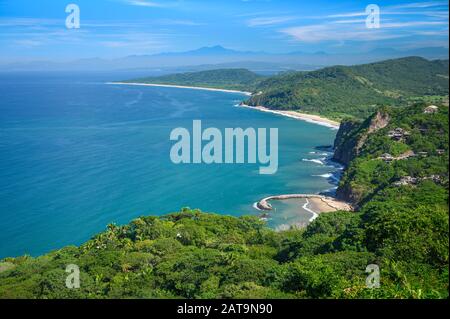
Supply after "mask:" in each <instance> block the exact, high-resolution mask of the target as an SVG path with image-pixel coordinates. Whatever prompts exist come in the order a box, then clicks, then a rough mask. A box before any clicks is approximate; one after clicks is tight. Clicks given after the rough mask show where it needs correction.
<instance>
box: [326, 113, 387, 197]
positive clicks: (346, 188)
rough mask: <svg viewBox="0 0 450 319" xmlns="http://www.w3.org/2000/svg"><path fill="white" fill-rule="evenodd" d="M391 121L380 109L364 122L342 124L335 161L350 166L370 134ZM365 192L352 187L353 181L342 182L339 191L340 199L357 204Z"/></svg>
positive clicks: (335, 145)
mask: <svg viewBox="0 0 450 319" xmlns="http://www.w3.org/2000/svg"><path fill="white" fill-rule="evenodd" d="M389 121H390V115H389V113H388V112H387V111H386V110H384V109H380V110H379V111H377V112H376V113H374V114H373V115H372V116H371V117H369V118H368V119H367V120H366V121H364V122H357V121H352V120H347V121H344V122H342V123H341V126H340V127H339V131H338V133H337V135H336V139H335V142H334V148H335V151H334V156H333V159H334V160H335V161H337V162H340V163H342V164H344V165H345V166H348V165H349V164H350V162H351V161H352V160H353V159H355V158H356V157H357V156H358V155H359V154H360V151H361V149H362V148H363V146H364V143H365V142H366V140H367V138H368V137H369V135H370V134H373V133H375V132H377V131H378V130H380V129H382V128H385V127H386V126H387V125H388V124H389ZM362 194H363V191H361V190H359V189H358V187H357V186H355V185H352V183H351V179H346V180H345V181H342V182H341V183H340V185H339V187H338V189H337V192H336V196H337V197H338V198H339V199H342V200H345V201H348V202H351V203H353V204H355V205H356V204H357V203H358V202H359V201H360V199H361V197H362V196H363V195H362Z"/></svg>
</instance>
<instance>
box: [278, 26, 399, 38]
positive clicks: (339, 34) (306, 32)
mask: <svg viewBox="0 0 450 319" xmlns="http://www.w3.org/2000/svg"><path fill="white" fill-rule="evenodd" d="M281 32H282V33H284V34H287V35H290V36H292V37H293V38H294V39H296V40H298V41H302V42H309V43H317V42H322V41H337V42H343V41H377V40H387V39H394V38H398V37H401V36H402V35H397V34H392V33H388V32H386V31H384V30H381V29H377V30H375V29H367V28H365V27H362V26H361V27H356V28H355V27H354V26H352V27H349V26H346V27H340V28H338V27H337V26H336V24H333V23H329V24H316V25H307V26H299V27H292V28H286V29H282V30H281Z"/></svg>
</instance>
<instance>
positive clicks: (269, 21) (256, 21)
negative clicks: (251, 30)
mask: <svg viewBox="0 0 450 319" xmlns="http://www.w3.org/2000/svg"><path fill="white" fill-rule="evenodd" d="M295 19H296V17H289V16H280V17H260V18H253V19H249V20H247V25H248V26H249V27H260V26H270V25H276V24H280V23H284V22H289V21H292V20H295Z"/></svg>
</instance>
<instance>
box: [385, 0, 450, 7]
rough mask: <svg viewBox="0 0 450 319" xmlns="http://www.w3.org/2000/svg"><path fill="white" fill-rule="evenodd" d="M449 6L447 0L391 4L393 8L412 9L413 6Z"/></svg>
mask: <svg viewBox="0 0 450 319" xmlns="http://www.w3.org/2000/svg"><path fill="white" fill-rule="evenodd" d="M441 6H448V2H446V1H427V2H414V3H405V4H399V5H394V6H390V7H389V8H391V9H411V8H415V9H418V8H431V7H441Z"/></svg>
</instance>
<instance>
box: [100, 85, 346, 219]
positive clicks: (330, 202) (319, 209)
mask: <svg viewBox="0 0 450 319" xmlns="http://www.w3.org/2000/svg"><path fill="white" fill-rule="evenodd" d="M106 84H110V85H132V86H149V87H168V88H179V89H190V90H204V91H215V92H226V93H238V94H243V95H246V96H251V95H252V93H251V92H245V91H237V90H227V89H216V88H207V87H196V86H182V85H169V84H152V83H134V82H130V83H128V82H107V83H106ZM236 106H237V107H245V108H250V109H254V110H257V111H260V112H267V113H272V114H276V115H280V116H285V117H290V118H293V119H296V120H301V121H305V122H309V123H313V124H316V125H321V126H326V127H329V128H331V129H334V130H337V129H339V126H340V123H339V122H337V121H333V120H330V119H328V118H325V117H321V116H319V115H312V114H307V113H301V112H297V111H281V110H272V109H269V108H267V107H264V106H249V105H246V104H244V103H241V104H238V105H236ZM290 198H303V199H305V200H306V203H305V204H304V205H302V208H303V210H305V211H308V212H309V213H311V214H312V217H311V218H310V219H309V223H311V222H313V221H314V220H315V219H316V218H317V217H319V214H321V213H326V212H333V211H337V210H345V211H353V207H352V205H351V204H349V203H346V202H342V201H340V200H338V199H336V198H334V197H330V196H323V195H317V194H289V195H277V196H269V197H266V198H264V199H262V200H260V201H258V202H256V203H254V205H253V207H254V208H255V209H257V210H259V211H270V210H272V207H271V205H270V204H269V203H268V201H270V200H283V199H290Z"/></svg>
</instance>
